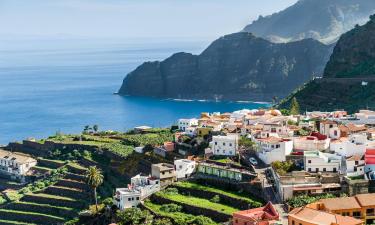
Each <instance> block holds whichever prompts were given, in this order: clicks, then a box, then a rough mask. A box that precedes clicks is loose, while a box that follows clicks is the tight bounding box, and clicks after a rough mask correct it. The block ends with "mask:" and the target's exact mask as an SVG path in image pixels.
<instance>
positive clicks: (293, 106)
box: [290, 97, 300, 115]
mask: <svg viewBox="0 0 375 225" xmlns="http://www.w3.org/2000/svg"><path fill="white" fill-rule="evenodd" d="M299 112H300V111H299V103H298V101H297V99H296V97H294V98H293V99H292V102H291V103H290V114H291V115H298V114H299Z"/></svg>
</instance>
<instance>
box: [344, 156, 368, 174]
mask: <svg viewBox="0 0 375 225" xmlns="http://www.w3.org/2000/svg"><path fill="white" fill-rule="evenodd" d="M364 174H365V157H364V155H353V156H350V157H347V158H346V175H347V176H348V177H356V176H363V175H364Z"/></svg>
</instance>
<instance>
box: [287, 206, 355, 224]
mask: <svg viewBox="0 0 375 225" xmlns="http://www.w3.org/2000/svg"><path fill="white" fill-rule="evenodd" d="M288 216H290V217H292V218H296V219H299V220H302V221H305V222H308V223H311V224H319V225H331V224H340V225H359V224H362V220H359V219H355V218H353V217H349V216H341V215H338V214H333V213H328V212H324V211H319V210H316V209H311V208H307V207H303V208H296V209H293V210H292V211H291V212H290V213H289V214H288Z"/></svg>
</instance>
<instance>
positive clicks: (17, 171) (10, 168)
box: [0, 149, 37, 182]
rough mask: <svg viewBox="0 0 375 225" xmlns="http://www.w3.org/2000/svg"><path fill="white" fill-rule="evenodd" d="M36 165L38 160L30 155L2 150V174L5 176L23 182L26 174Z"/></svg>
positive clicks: (0, 159)
mask: <svg viewBox="0 0 375 225" xmlns="http://www.w3.org/2000/svg"><path fill="white" fill-rule="evenodd" d="M36 164H37V160H36V159H34V158H32V157H31V156H29V155H26V154H22V153H18V152H10V151H5V150H2V149H0V174H1V175H3V176H6V177H9V178H11V179H13V180H19V181H22V182H23V181H24V179H25V177H24V176H25V175H26V173H27V172H28V171H29V170H30V169H31V167H33V166H36Z"/></svg>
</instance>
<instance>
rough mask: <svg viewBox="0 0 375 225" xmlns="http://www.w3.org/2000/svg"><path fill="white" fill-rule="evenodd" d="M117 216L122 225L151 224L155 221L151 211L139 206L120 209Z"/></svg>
mask: <svg viewBox="0 0 375 225" xmlns="http://www.w3.org/2000/svg"><path fill="white" fill-rule="evenodd" d="M116 216H117V218H118V224H120V225H128V224H129V225H130V224H131V225H138V224H139V225H140V224H151V223H152V221H153V216H152V215H151V214H150V212H149V211H142V210H140V209H139V208H128V209H125V210H124V211H119V212H117V214H116Z"/></svg>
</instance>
